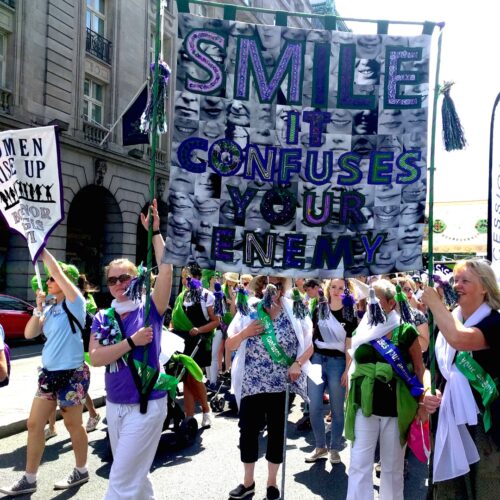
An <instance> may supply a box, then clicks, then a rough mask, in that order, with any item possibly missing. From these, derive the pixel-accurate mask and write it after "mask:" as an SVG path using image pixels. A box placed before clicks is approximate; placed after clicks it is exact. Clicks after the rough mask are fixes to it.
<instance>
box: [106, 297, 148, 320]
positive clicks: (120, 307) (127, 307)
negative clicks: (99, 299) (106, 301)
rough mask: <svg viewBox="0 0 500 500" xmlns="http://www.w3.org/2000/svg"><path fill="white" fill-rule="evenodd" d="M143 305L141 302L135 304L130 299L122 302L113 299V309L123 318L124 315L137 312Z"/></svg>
mask: <svg viewBox="0 0 500 500" xmlns="http://www.w3.org/2000/svg"><path fill="white" fill-rule="evenodd" d="M141 304H142V302H141V301H137V302H134V301H133V300H130V299H127V300H121V301H118V300H116V299H113V301H112V302H111V307H112V308H113V309H114V310H115V311H116V312H117V313H118V314H119V315H120V316H121V315H122V314H125V313H129V312H132V311H135V310H136V309H138V308H139V306H140V305H141Z"/></svg>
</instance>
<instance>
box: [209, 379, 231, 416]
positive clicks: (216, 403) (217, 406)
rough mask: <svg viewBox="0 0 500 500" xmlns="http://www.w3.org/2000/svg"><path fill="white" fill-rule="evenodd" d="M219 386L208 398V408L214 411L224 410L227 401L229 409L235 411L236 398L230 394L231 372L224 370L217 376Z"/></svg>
mask: <svg viewBox="0 0 500 500" xmlns="http://www.w3.org/2000/svg"><path fill="white" fill-rule="evenodd" d="M218 382H219V387H218V388H217V390H216V391H215V393H214V394H213V396H212V397H211V398H210V401H209V404H210V408H211V410H212V411H213V412H214V413H220V412H222V411H224V410H225V408H226V403H229V409H230V410H231V411H237V405H236V398H235V397H234V395H233V394H231V392H230V389H231V374H230V372H226V373H224V374H223V375H221V376H220V378H219V381H218Z"/></svg>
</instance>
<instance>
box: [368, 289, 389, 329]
mask: <svg viewBox="0 0 500 500" xmlns="http://www.w3.org/2000/svg"><path fill="white" fill-rule="evenodd" d="M382 323H385V315H384V311H382V306H381V305H380V301H379V300H378V298H377V296H376V295H375V290H374V289H373V288H370V296H369V297H368V324H369V325H370V326H376V325H381V324H382Z"/></svg>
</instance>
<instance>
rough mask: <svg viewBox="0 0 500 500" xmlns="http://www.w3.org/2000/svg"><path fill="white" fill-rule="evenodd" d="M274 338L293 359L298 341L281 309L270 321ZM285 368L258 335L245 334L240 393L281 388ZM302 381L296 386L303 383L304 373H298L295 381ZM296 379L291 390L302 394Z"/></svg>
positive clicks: (284, 383) (267, 391)
mask: <svg viewBox="0 0 500 500" xmlns="http://www.w3.org/2000/svg"><path fill="white" fill-rule="evenodd" d="M273 325H274V331H275V333H276V339H277V340H278V342H279V344H280V345H281V347H282V349H283V350H284V351H285V352H286V354H287V355H288V356H289V357H290V358H292V359H295V358H296V356H297V349H298V346H299V341H298V340H297V336H296V334H295V330H294V329H293V326H292V323H291V322H290V320H289V318H288V315H287V313H286V312H285V310H282V311H281V313H280V314H279V315H278V316H277V317H276V318H275V319H274V321H273ZM287 372H288V369H287V367H286V366H284V365H282V364H278V363H275V362H274V361H273V360H272V359H271V356H270V355H269V353H268V352H267V350H266V347H265V346H264V342H262V338H261V337H260V335H257V336H255V337H249V338H248V340H247V344H246V349H245V372H244V374H243V385H242V388H241V397H242V398H244V397H245V396H252V395H254V394H262V393H270V392H271V393H273V392H285V390H286V380H287ZM300 381H302V383H300V384H299V385H300V386H305V375H304V374H302V375H301V376H300V377H299V380H298V381H297V382H300ZM296 385H297V384H296V383H294V384H293V385H292V388H291V390H292V391H293V392H298V393H299V394H301V395H302V392H303V391H301V390H300V388H299V387H296Z"/></svg>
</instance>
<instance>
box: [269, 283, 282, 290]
mask: <svg viewBox="0 0 500 500" xmlns="http://www.w3.org/2000/svg"><path fill="white" fill-rule="evenodd" d="M269 284H270V285H274V286H275V287H276V290H283V283H281V281H278V282H277V283H269Z"/></svg>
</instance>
